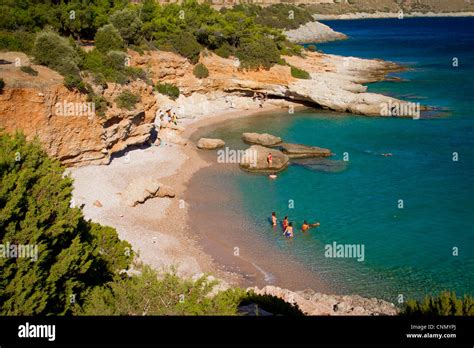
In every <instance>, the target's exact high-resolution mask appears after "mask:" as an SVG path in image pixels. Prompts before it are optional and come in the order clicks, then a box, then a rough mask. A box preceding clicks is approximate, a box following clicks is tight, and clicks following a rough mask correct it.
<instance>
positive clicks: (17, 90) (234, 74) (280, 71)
mask: <svg viewBox="0 0 474 348" xmlns="http://www.w3.org/2000/svg"><path fill="white" fill-rule="evenodd" d="M129 55H130V57H131V65H132V66H136V67H141V68H143V69H144V70H146V71H147V72H148V74H149V76H150V78H151V79H152V81H154V82H157V81H160V82H161V83H163V82H167V83H172V84H175V85H176V86H178V87H179V88H180V91H181V95H180V97H179V98H178V99H177V100H175V101H173V100H171V99H169V98H168V97H166V96H163V95H161V94H158V93H156V92H154V91H153V88H152V86H150V85H148V84H147V83H146V82H144V81H141V80H137V81H134V82H133V83H130V84H128V85H118V84H113V83H109V84H108V86H107V88H106V89H102V88H100V87H99V86H93V87H94V90H95V91H96V93H98V94H99V95H101V96H102V97H103V98H105V99H106V100H107V102H108V104H109V107H108V109H107V111H106V112H105V114H103V115H99V114H98V113H97V112H92V113H87V112H86V113H84V114H83V113H81V112H80V113H79V114H78V112H77V111H78V110H77V109H76V110H75V112H72V113H68V112H66V111H65V110H66V109H67V106H69V105H74V106H77V105H79V106H80V107H81V110H79V111H83V110H82V109H84V108H85V109H87V108H89V111H90V103H89V102H88V101H87V98H86V96H85V95H83V94H81V93H79V92H75V91H70V90H68V89H66V88H65V87H64V85H63V78H62V77H61V76H60V75H59V74H57V73H56V72H54V71H52V70H50V69H48V68H46V67H43V66H36V65H32V66H33V67H34V68H35V69H36V70H38V72H39V74H38V76H31V75H29V74H27V73H25V72H22V71H21V70H20V67H18V66H15V64H13V63H12V64H4V65H1V66H0V70H1V72H2V76H3V78H4V80H5V83H6V87H5V89H4V92H3V94H1V95H0V128H4V129H6V130H7V131H9V132H13V131H15V130H17V129H18V130H22V131H23V132H24V133H25V134H26V135H27V136H28V137H29V138H31V137H34V136H38V138H39V139H40V141H41V142H42V143H43V144H44V146H45V148H46V149H47V151H48V153H49V154H50V155H52V156H54V157H56V158H58V159H59V160H61V161H62V162H63V163H64V164H66V165H81V164H88V163H92V164H107V163H109V161H110V159H111V157H112V156H113V154H115V153H117V152H120V151H122V150H125V149H126V148H127V147H129V146H132V145H139V144H143V143H144V142H146V141H147V140H148V139H149V138H150V131H151V129H152V125H151V122H152V120H153V118H154V115H155V111H156V110H157V109H158V108H162V109H164V108H169V107H173V108H175V110H176V111H177V113H178V115H179V116H180V117H183V118H186V117H190V118H200V117H205V116H208V115H211V114H215V113H217V112H219V113H222V112H224V111H225V110H230V109H237V110H239V109H240V110H243V109H248V108H249V107H250V106H252V105H253V106H255V101H254V100H252V98H251V96H252V95H253V93H254V92H260V93H265V94H267V96H268V101H267V102H268V103H274V104H281V106H283V107H285V106H286V107H288V103H285V100H286V101H291V102H298V103H307V104H311V105H313V106H315V107H320V108H325V109H330V110H335V111H340V112H352V113H356V114H361V115H371V116H377V115H380V114H381V105H383V104H389V103H391V102H393V103H400V104H403V102H401V101H398V100H396V99H394V98H390V97H386V96H382V95H378V94H373V93H367V92H366V90H367V87H366V86H364V85H362V84H363V83H368V82H372V81H377V80H380V79H383V78H384V76H385V75H386V74H387V73H388V72H391V71H396V70H398V69H400V67H399V66H397V65H395V64H392V63H388V62H383V61H377V60H366V59H358V58H353V57H339V56H333V55H326V54H321V53H316V52H314V53H306V54H305V56H304V57H297V56H292V57H284V58H285V60H286V61H287V62H288V63H289V64H291V65H293V66H296V67H298V68H301V69H304V70H306V71H308V72H309V73H310V75H311V79H307V80H303V79H296V78H294V77H292V75H291V69H290V67H289V66H288V65H275V66H273V67H272V68H271V69H269V70H257V71H244V70H242V69H240V68H239V61H238V60H237V59H232V58H230V59H225V58H221V57H219V56H216V55H215V54H213V53H211V52H203V53H202V54H201V57H200V62H201V63H203V64H204V65H206V67H207V68H208V70H209V77H207V78H204V79H198V78H196V77H195V76H194V75H193V73H192V71H193V68H194V66H193V65H192V64H191V63H190V62H189V61H188V60H186V59H185V58H183V57H181V56H178V55H176V54H174V53H170V52H161V51H151V52H148V53H146V54H144V55H139V54H138V53H136V52H134V51H129ZM0 59H4V60H6V61H10V62H14V61H15V60H16V59H19V60H20V61H21V62H22V65H28V64H30V62H29V59H28V57H27V56H26V55H24V54H23V53H17V52H9V53H0ZM88 82H90V83H92V81H88ZM124 90H129V91H131V92H132V93H134V94H137V95H140V99H141V100H140V102H139V103H138V104H136V106H135V108H134V109H133V110H130V111H129V110H126V109H121V108H118V107H117V105H116V103H115V98H116V97H117V96H118V95H119V94H120V93H121V92H122V91H124ZM58 106H59V107H58ZM83 107H84V108H83ZM401 116H404V115H401ZM170 132H171V130H170Z"/></svg>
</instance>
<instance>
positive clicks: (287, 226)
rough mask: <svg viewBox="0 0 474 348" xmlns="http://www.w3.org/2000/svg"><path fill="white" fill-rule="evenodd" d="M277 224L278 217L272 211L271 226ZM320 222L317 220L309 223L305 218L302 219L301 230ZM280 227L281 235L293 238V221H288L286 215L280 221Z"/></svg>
mask: <svg viewBox="0 0 474 348" xmlns="http://www.w3.org/2000/svg"><path fill="white" fill-rule="evenodd" d="M277 225H278V219H277V216H276V213H275V212H272V226H273V227H276V226H277ZM320 225H321V224H320V223H319V222H315V223H312V224H309V223H308V222H307V221H306V220H304V222H303V224H302V225H301V232H306V231H308V230H309V229H310V228H313V227H318V226H320ZM281 227H282V228H283V235H284V236H285V237H287V238H293V237H294V233H293V223H292V222H289V221H288V216H285V218H284V219H283V220H282V221H281Z"/></svg>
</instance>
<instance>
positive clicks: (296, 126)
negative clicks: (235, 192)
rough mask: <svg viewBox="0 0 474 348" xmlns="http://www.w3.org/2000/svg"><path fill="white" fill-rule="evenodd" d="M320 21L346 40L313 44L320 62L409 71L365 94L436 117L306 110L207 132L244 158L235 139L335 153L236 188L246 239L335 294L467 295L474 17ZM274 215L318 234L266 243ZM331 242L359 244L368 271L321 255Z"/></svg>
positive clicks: (473, 159) (472, 270) (472, 248)
mask: <svg viewBox="0 0 474 348" xmlns="http://www.w3.org/2000/svg"><path fill="white" fill-rule="evenodd" d="M324 23H326V24H328V25H329V26H331V27H332V28H333V29H335V30H337V31H341V32H343V33H345V34H347V35H348V36H349V39H348V40H345V41H336V42H331V43H326V44H318V45H317V47H318V49H320V50H322V51H323V52H326V53H332V54H339V55H345V56H355V57H363V58H381V59H385V60H390V61H394V62H397V63H400V64H403V65H405V66H407V67H409V68H410V70H409V71H406V72H402V73H398V74H396V76H398V77H401V78H402V79H403V80H402V81H401V82H379V83H374V84H370V85H369V91H372V92H380V93H384V94H388V95H393V96H395V97H398V98H401V99H405V100H411V101H414V102H420V103H421V104H424V105H430V106H433V107H436V108H438V109H439V112H435V113H430V115H429V118H424V119H420V120H412V119H398V118H381V117H363V116H356V115H348V114H338V113H331V112H324V111H319V110H309V111H304V112H297V113H295V114H293V115H291V114H288V113H281V114H273V115H264V116H258V117H253V118H249V119H246V120H245V121H242V120H235V121H230V122H226V124H225V126H222V127H219V128H217V129H215V130H213V131H212V134H210V135H212V136H216V137H222V138H223V139H225V140H226V141H227V145H228V146H230V147H238V148H245V145H244V144H242V143H241V141H240V135H241V133H242V132H243V131H255V132H268V133H271V134H275V135H278V136H280V137H282V138H283V139H284V140H285V141H287V142H295V143H302V144H307V145H315V146H321V147H326V148H330V149H331V150H332V151H333V152H334V153H335V156H333V158H332V159H333V160H336V162H333V163H334V167H332V166H330V167H327V166H325V165H317V164H316V165H314V164H313V165H291V166H290V167H289V168H288V169H287V170H286V171H285V172H283V173H281V174H280V175H279V176H278V179H277V180H273V181H272V180H269V179H268V178H267V177H266V176H256V175H249V174H246V173H243V172H242V174H241V175H238V176H237V177H236V178H235V179H233V180H237V184H238V187H239V190H240V191H241V193H242V197H243V198H242V199H243V201H242V206H243V207H242V208H243V209H244V211H245V213H246V214H248V216H249V217H250V219H251V220H252V223H253V226H254V230H253V231H252V233H256V234H261V235H262V236H263V237H264V239H265V240H266V241H267V242H268V243H272V244H274V245H275V246H276V247H278V248H280V249H282V250H284V251H286V252H288V253H289V254H291V255H292V257H294V258H296V259H297V260H299V261H301V262H302V263H304V264H306V265H308V267H310V268H311V270H313V271H314V272H317V273H318V274H319V275H321V276H322V277H323V278H324V279H326V280H327V281H329V282H331V283H332V284H334V286H335V287H336V288H337V289H339V291H340V292H345V293H358V294H360V295H364V296H378V297H382V298H386V299H390V300H392V301H396V300H397V299H398V296H399V295H403V296H404V298H407V297H416V298H420V297H423V296H424V295H425V294H428V293H436V292H438V291H441V290H445V289H449V290H454V291H456V292H457V293H459V294H464V293H470V294H471V295H474V177H473V175H474V112H473V109H474V83H473V79H474V19H473V18H416V19H407V18H406V19H403V20H399V19H369V20H341V21H325V22H324ZM453 58H457V60H458V66H457V67H454V66H453ZM422 117H423V115H422ZM344 153H347V154H348V156H349V158H348V159H349V160H348V161H347V162H343V161H342V160H343V154H344ZM382 153H391V154H392V156H391V157H384V156H381V154H382ZM453 153H456V154H457V160H453V157H454V159H456V158H455V156H456V154H453ZM334 169H335V170H334ZM400 200H403V208H400V207H399V206H400V204H399V203H400ZM292 203H293V207H290V206H292ZM272 211H276V212H277V215H278V217H279V218H282V217H283V216H284V215H288V216H289V219H290V221H293V222H294V223H295V224H296V225H297V227H299V226H300V224H301V222H302V221H303V220H304V219H307V220H311V221H313V220H317V221H319V222H320V223H321V227H319V228H317V229H314V230H311V232H310V233H309V234H307V235H303V234H302V233H301V232H299V231H298V230H297V231H296V236H295V238H294V240H293V241H292V242H291V243H289V242H288V241H287V240H285V238H284V237H282V236H281V237H279V236H276V235H275V234H274V233H272V231H273V230H272V228H271V227H270V226H269V224H268V221H267V218H268V217H269V215H270V213H271V212H272ZM333 242H336V243H338V244H360V245H364V256H365V257H364V261H363V262H359V261H357V260H356V259H354V258H339V259H337V258H327V257H325V245H326V244H331V243H333ZM453 254H454V255H453Z"/></svg>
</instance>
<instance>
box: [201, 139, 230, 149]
mask: <svg viewBox="0 0 474 348" xmlns="http://www.w3.org/2000/svg"><path fill="white" fill-rule="evenodd" d="M223 146H225V142H224V140H222V139H211V138H201V139H199V141H198V143H197V147H198V149H202V150H214V149H218V148H220V147H223Z"/></svg>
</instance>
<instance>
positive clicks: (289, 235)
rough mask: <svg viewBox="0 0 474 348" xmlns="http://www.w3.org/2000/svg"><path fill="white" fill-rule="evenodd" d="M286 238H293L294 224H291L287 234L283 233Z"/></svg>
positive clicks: (286, 230) (287, 228) (286, 229)
mask: <svg viewBox="0 0 474 348" xmlns="http://www.w3.org/2000/svg"><path fill="white" fill-rule="evenodd" d="M283 234H284V235H285V237H288V238H293V223H291V222H290V223H289V224H288V226H286V228H285V232H284V233H283Z"/></svg>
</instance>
